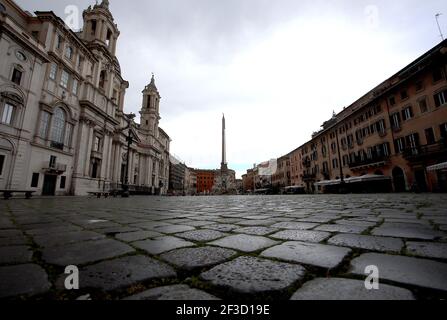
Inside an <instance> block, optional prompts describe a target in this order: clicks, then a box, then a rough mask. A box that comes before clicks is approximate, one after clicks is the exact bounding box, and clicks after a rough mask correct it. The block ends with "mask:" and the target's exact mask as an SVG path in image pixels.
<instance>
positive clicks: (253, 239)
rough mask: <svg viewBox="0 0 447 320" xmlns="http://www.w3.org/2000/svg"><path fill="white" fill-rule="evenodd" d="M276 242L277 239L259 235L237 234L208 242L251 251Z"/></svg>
mask: <svg viewBox="0 0 447 320" xmlns="http://www.w3.org/2000/svg"><path fill="white" fill-rule="evenodd" d="M277 243H278V242H277V241H273V240H271V239H268V238H265V237H261V236H252V235H246V234H238V235H234V236H228V237H225V238H222V239H219V240H216V241H213V242H210V243H209V244H212V245H216V246H219V247H225V248H230V249H236V250H239V251H243V252H253V251H258V250H260V249H264V248H267V247H271V246H273V245H275V244H277Z"/></svg>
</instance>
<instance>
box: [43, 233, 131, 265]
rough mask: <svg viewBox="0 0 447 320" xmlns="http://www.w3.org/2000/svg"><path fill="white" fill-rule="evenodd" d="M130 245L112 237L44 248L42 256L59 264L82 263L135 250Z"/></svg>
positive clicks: (52, 262) (47, 260)
mask: <svg viewBox="0 0 447 320" xmlns="http://www.w3.org/2000/svg"><path fill="white" fill-rule="evenodd" d="M134 251H135V250H134V249H133V248H131V247H130V246H128V245H126V244H124V243H122V242H119V241H116V240H111V239H102V240H95V241H85V242H79V243H74V244H69V245H65V246H61V247H48V248H44V249H43V250H42V253H43V255H42V258H43V260H44V261H45V262H47V263H49V264H56V265H59V266H63V267H65V266H69V265H82V264H87V263H93V262H96V261H99V260H105V259H110V258H113V257H118V256H120V255H124V254H128V253H131V252H134Z"/></svg>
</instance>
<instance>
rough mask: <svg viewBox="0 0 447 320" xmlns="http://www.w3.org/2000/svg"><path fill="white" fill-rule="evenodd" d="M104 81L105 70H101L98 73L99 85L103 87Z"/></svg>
mask: <svg viewBox="0 0 447 320" xmlns="http://www.w3.org/2000/svg"><path fill="white" fill-rule="evenodd" d="M105 83H106V71H105V70H102V71H101V73H100V74H99V87H100V88H102V89H104V86H105Z"/></svg>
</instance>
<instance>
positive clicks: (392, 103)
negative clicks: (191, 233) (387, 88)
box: [389, 97, 396, 106]
mask: <svg viewBox="0 0 447 320" xmlns="http://www.w3.org/2000/svg"><path fill="white" fill-rule="evenodd" d="M389 101H390V105H391V106H394V105H395V104H396V98H394V97H390V99H389Z"/></svg>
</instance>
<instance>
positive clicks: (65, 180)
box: [60, 176, 67, 189]
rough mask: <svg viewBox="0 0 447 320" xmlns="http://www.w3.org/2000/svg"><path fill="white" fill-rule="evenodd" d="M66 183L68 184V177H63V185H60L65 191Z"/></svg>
mask: <svg viewBox="0 0 447 320" xmlns="http://www.w3.org/2000/svg"><path fill="white" fill-rule="evenodd" d="M66 182H67V177H66V176H62V177H61V185H60V188H61V189H65V184H66Z"/></svg>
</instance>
